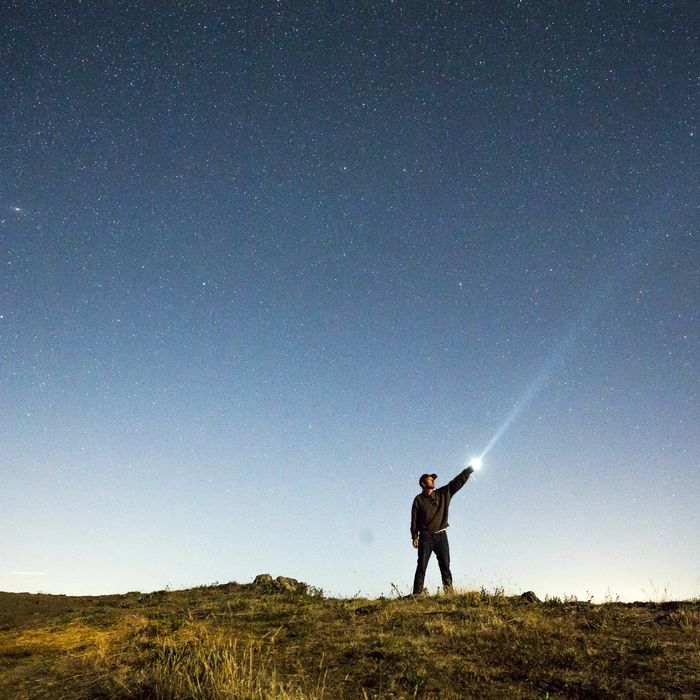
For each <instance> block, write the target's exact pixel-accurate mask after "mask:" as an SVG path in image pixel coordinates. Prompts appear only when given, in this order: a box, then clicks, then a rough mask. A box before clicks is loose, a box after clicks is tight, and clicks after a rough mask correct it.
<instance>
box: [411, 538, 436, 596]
mask: <svg viewBox="0 0 700 700" xmlns="http://www.w3.org/2000/svg"><path fill="white" fill-rule="evenodd" d="M432 540H433V538H432V536H431V534H430V533H429V532H421V533H420V535H419V536H418V564H417V565H416V575H415V576H414V577H413V595H420V594H421V593H422V592H423V584H424V583H425V571H426V569H427V568H428V561H429V560H430V555H431V553H432V551H433V543H432Z"/></svg>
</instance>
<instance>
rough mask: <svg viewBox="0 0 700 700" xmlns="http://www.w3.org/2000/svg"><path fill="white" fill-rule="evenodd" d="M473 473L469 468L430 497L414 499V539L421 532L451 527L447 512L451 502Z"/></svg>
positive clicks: (418, 496) (412, 514)
mask: <svg viewBox="0 0 700 700" xmlns="http://www.w3.org/2000/svg"><path fill="white" fill-rule="evenodd" d="M473 471H474V470H473V469H472V468H471V467H467V468H466V469H465V470H464V471H463V472H461V473H460V474H458V475H457V476H456V477H455V478H454V479H452V481H450V483H449V484H447V485H446V486H441V487H440V488H439V489H435V491H433V492H432V493H431V494H430V496H427V495H426V494H425V492H423V493H419V494H418V495H417V496H416V497H415V498H414V499H413V507H412V508H411V538H412V539H414V540H415V539H416V537H418V533H420V532H424V531H426V530H427V531H428V532H437V531H438V530H444V529H445V528H446V527H447V526H448V525H449V523H448V522H447V512H448V510H449V508H450V500H452V496H454V495H455V494H456V493H457V491H459V490H460V489H461V488H462V486H464V484H465V483H466V482H467V479H468V478H469V475H470V474H471V473H472V472H473Z"/></svg>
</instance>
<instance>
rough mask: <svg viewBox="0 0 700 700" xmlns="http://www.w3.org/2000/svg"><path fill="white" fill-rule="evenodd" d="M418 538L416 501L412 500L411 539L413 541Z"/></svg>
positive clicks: (415, 499)
mask: <svg viewBox="0 0 700 700" xmlns="http://www.w3.org/2000/svg"><path fill="white" fill-rule="evenodd" d="M416 537H418V499H417V498H414V499H413V505H412V506H411V539H412V540H415V539H416Z"/></svg>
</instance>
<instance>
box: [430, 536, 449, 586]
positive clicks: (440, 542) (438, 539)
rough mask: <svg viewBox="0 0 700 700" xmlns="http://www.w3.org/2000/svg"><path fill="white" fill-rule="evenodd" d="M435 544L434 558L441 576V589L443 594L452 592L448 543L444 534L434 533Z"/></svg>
mask: <svg viewBox="0 0 700 700" xmlns="http://www.w3.org/2000/svg"><path fill="white" fill-rule="evenodd" d="M433 538H434V542H435V545H434V546H435V556H436V557H437V560H438V566H439V567H440V575H441V576H442V589H443V591H445V593H449V592H450V591H451V590H452V572H451V571H450V543H449V542H448V541H447V533H446V532H436V533H435V535H433Z"/></svg>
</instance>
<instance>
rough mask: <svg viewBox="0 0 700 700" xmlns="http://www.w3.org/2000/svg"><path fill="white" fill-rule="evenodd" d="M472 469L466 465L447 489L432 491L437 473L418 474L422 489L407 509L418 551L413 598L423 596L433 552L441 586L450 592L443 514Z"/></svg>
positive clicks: (445, 519)
mask: <svg viewBox="0 0 700 700" xmlns="http://www.w3.org/2000/svg"><path fill="white" fill-rule="evenodd" d="M473 471H474V469H473V468H472V467H471V466H469V467H467V468H466V469H465V470H464V471H463V472H462V473H461V474H458V475H457V476H456V477H455V478H454V479H452V481H450V483H449V484H447V486H441V487H440V488H439V489H435V479H437V474H422V475H421V477H420V479H418V484H419V485H420V487H421V488H422V489H423V492H422V493H419V494H418V495H417V496H416V497H415V498H414V499H413V507H412V508H411V539H412V541H413V546H414V547H415V548H416V549H417V550H418V565H417V566H416V575H415V577H414V579H413V595H421V594H422V593H423V582H424V581H425V570H426V569H427V568H428V561H429V559H430V555H431V554H432V553H433V552H435V556H436V557H437V560H438V566H439V567H440V575H441V576H442V587H443V590H445V591H451V590H452V572H451V571H450V545H449V543H448V541H447V527H448V525H449V523H448V522H447V514H448V510H449V508H450V501H451V500H452V496H454V495H455V494H456V493H457V491H459V490H460V489H461V488H462V486H464V484H465V483H466V482H467V479H468V478H469V475H470V474H471V473H472V472H473Z"/></svg>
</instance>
